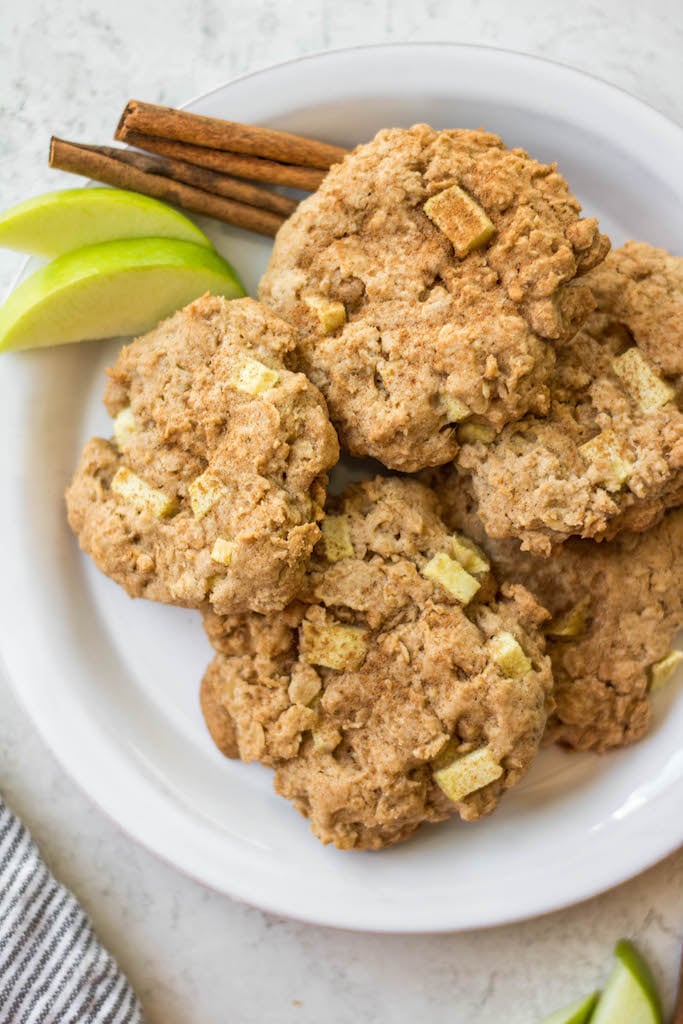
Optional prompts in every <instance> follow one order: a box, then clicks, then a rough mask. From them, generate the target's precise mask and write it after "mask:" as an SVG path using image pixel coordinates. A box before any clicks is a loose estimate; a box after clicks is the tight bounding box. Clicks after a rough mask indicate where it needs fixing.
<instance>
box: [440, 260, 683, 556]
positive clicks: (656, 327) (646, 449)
mask: <svg viewBox="0 0 683 1024" xmlns="http://www.w3.org/2000/svg"><path fill="white" fill-rule="evenodd" d="M587 281H588V283H589V284H590V285H591V288H592V289H593V291H594V294H595V295H596V298H597V301H598V303H599V309H598V311H597V312H596V313H594V314H593V315H592V316H591V317H590V318H589V319H588V321H587V322H586V323H585V324H584V326H583V328H582V329H581V330H580V331H579V332H578V334H577V335H576V336H575V337H574V338H573V339H571V341H569V342H565V343H563V344H560V345H558V347H557V368H556V371H555V377H554V381H553V385H552V401H551V406H550V410H549V413H548V415H547V417H545V418H543V419H540V418H538V417H534V416H527V417H525V418H524V419H523V420H521V421H520V422H519V423H515V424H510V425H508V426H506V427H505V428H504V429H503V431H502V432H501V433H500V434H499V435H498V436H497V437H496V438H494V439H492V438H490V437H483V438H480V439H477V438H476V437H473V439H472V442H471V443H466V444H465V445H464V446H463V448H462V450H461V452H460V454H459V456H458V465H459V467H460V468H462V469H465V470H466V471H468V472H470V473H471V474H472V480H473V487H474V494H475V497H476V500H477V503H478V509H479V514H480V515H481V517H482V519H483V521H484V524H485V526H486V530H487V531H488V533H489V534H491V536H493V537H499V538H500V537H516V538H519V539H521V540H522V542H523V546H524V547H525V548H526V549H528V550H531V551H534V552H535V553H537V554H548V553H549V551H550V550H551V547H552V546H553V544H556V543H558V542H561V541H563V540H564V539H565V538H566V537H568V536H570V535H577V536H580V537H593V538H595V539H601V538H609V537H613V536H615V535H616V534H617V533H618V532H619V531H620V530H624V529H630V530H644V529H647V527H648V526H650V525H651V524H652V523H653V522H655V521H656V520H657V519H658V518H659V517H660V516H661V515H662V513H663V512H664V510H665V509H666V508H670V507H673V506H676V505H680V504H681V503H683V411H682V409H681V397H682V395H683V355H682V353H683V259H679V258H677V257H675V256H670V255H669V254H668V253H666V252H664V251H663V250H662V249H654V248H653V247H652V246H650V245H647V244H645V243H644V242H630V243H628V244H627V245H625V246H624V247H623V248H622V249H619V250H617V251H616V252H612V253H610V255H609V256H608V258H607V260H606V261H605V263H604V264H603V265H602V266H600V267H598V268H596V269H595V270H594V271H592V272H591V273H590V274H589V275H588V277H587Z"/></svg>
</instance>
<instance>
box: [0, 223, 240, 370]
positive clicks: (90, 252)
mask: <svg viewBox="0 0 683 1024" xmlns="http://www.w3.org/2000/svg"><path fill="white" fill-rule="evenodd" d="M205 292H211V293H213V294H214V295H224V296H225V297H226V298H229V299H234V298H237V297H238V296H240V295H244V289H243V288H242V285H241V284H240V282H239V280H238V278H237V275H236V274H235V271H234V270H233V269H232V267H231V266H230V264H229V263H227V262H226V261H225V260H224V259H222V258H221V257H220V256H219V255H218V253H217V252H215V251H213V250H212V249H207V248H206V246H204V245H195V243H194V242H180V241H178V240H176V239H171V238H133V239H129V238H124V239H119V240H118V241H115V242H101V243H100V244H99V245H88V246H86V247H85V248H83V249H77V250H76V251H75V252H70V253H66V255H64V256H59V257H58V258H57V259H56V260H53V262H52V263H48V265H47V266H46V267H42V268H41V269H40V270H38V271H36V273H35V274H33V275H32V276H31V277H29V278H28V279H27V280H26V281H24V282H23V283H22V284H20V285H19V287H18V288H16V289H15V291H14V292H12V294H11V295H10V297H9V298H8V299H7V301H6V302H5V304H4V305H3V306H0V352H2V351H7V350H10V349H25V348H37V347H40V346H43V345H61V344H64V343H65V342H71V341H85V340H86V339H89V338H110V337H113V336H118V335H123V334H143V333H144V332H145V331H148V330H150V329H151V328H152V327H154V326H156V324H157V323H158V322H159V320H162V319H163V318H164V317H166V316H169V315H170V314H171V313H173V312H175V310H177V309H180V308H181V307H182V306H184V305H186V304H187V303H188V302H191V301H192V299H196V298H198V297H199V296H200V295H203V294H204V293H205Z"/></svg>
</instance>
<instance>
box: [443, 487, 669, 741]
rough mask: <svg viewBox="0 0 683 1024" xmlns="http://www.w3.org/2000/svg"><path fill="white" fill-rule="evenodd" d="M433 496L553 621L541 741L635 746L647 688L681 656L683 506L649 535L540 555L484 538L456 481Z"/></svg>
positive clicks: (451, 521)
mask: <svg viewBox="0 0 683 1024" xmlns="http://www.w3.org/2000/svg"><path fill="white" fill-rule="evenodd" d="M437 492H438V494H439V497H440V498H441V500H442V503H443V511H444V518H445V520H446V522H447V523H448V525H449V526H450V527H451V528H453V529H460V530H466V531H467V532H468V533H469V535H470V536H472V537H473V538H475V539H476V540H477V541H478V542H479V543H480V544H481V545H482V547H484V549H485V550H486V553H487V555H488V556H489V557H490V559H491V562H492V566H493V569H494V571H495V572H497V573H499V574H500V575H501V577H502V578H505V579H508V580H511V581H513V582H514V583H518V584H522V585H523V586H525V587H527V588H528V589H529V590H530V591H531V592H532V593H533V594H534V595H535V596H536V597H537V599H538V600H539V602H540V603H541V604H542V605H544V606H545V607H546V608H547V609H548V610H549V611H550V613H551V614H552V620H551V621H550V622H549V623H548V624H546V626H545V631H546V636H547V643H548V653H549V655H550V658H551V661H552V666H553V674H554V677H555V691H554V692H555V700H556V704H557V707H556V709H555V711H554V713H553V714H552V715H551V716H550V719H549V722H548V729H547V734H546V738H547V740H548V741H556V742H558V743H562V744H564V745H566V746H570V747H574V748H576V749H578V750H596V751H604V750H607V749H609V748H611V747H621V746H626V745H627V744H629V743H633V742H634V741H636V740H638V739H640V738H641V737H642V736H643V735H644V734H645V733H646V732H647V729H648V726H649V724H650V719H651V708H650V696H649V695H650V690H651V687H652V686H653V685H657V684H659V683H660V682H663V681H665V679H666V676H667V673H668V672H669V671H670V670H672V669H673V668H675V667H676V665H677V664H678V662H679V659H680V655H679V654H678V653H676V652H675V651H674V653H673V655H672V653H671V652H672V649H674V648H675V647H676V643H677V641H676V633H677V632H678V630H680V629H681V628H682V627H683V585H682V580H683V509H675V510H673V511H670V512H668V513H667V514H666V515H665V516H664V517H663V519H662V520H661V522H659V523H658V524H657V525H656V526H654V527H653V528H652V529H650V530H648V531H647V532H646V533H631V532H624V533H621V534H619V536H618V537H616V538H615V539H614V540H612V541H605V542H603V543H601V544H597V543H596V542H595V541H591V540H577V539H572V540H568V541H567V542H566V543H565V544H562V545H561V546H560V547H558V548H556V549H555V550H554V551H553V554H552V556H551V557H550V558H538V557H535V556H534V555H532V554H530V553H529V552H527V551H522V550H521V549H520V546H519V544H518V543H517V542H516V541H514V540H493V539H491V538H490V537H487V535H486V532H485V530H484V528H483V524H482V521H481V519H480V518H479V517H478V515H477V511H476V502H475V501H474V500H473V499H472V496H471V493H468V489H467V487H466V486H462V485H460V486H459V485H458V484H457V482H456V481H455V480H454V478H452V477H451V478H450V481H449V482H448V484H447V485H445V486H443V487H441V488H438V487H437ZM678 646H679V647H680V646H681V645H680V643H679V644H678Z"/></svg>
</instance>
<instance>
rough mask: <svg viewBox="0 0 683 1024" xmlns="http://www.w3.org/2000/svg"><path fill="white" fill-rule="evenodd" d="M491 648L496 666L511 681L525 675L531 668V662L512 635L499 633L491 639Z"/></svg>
mask: <svg viewBox="0 0 683 1024" xmlns="http://www.w3.org/2000/svg"><path fill="white" fill-rule="evenodd" d="M490 647H491V657H492V658H493V660H494V661H495V663H496V665H497V666H498V668H499V669H500V670H501V672H503V673H504V674H505V675H506V676H509V677H510V678H511V679H517V678H519V677H520V676H523V675H525V674H526V673H527V672H528V671H529V669H530V668H531V662H530V661H529V659H528V658H527V656H526V654H525V653H524V651H523V649H522V647H521V645H520V644H519V641H518V640H516V639H515V637H514V636H513V635H512V633H508V632H506V631H503V632H502V633H497V634H496V635H495V636H494V637H492V638H491V644H490Z"/></svg>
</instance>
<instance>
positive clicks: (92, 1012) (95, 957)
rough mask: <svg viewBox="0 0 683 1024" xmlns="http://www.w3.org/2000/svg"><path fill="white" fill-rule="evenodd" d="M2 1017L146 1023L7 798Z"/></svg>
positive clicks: (24, 1022)
mask: <svg viewBox="0 0 683 1024" xmlns="http://www.w3.org/2000/svg"><path fill="white" fill-rule="evenodd" d="M0 1024H143V1018H142V1008H141V1006H140V1004H139V1002H138V1000H137V997H136V996H135V993H134V992H133V990H132V988H131V987H130V985H129V984H128V981H127V980H126V978H125V977H124V975H123V974H122V973H121V971H120V970H119V968H118V965H117V964H116V962H115V960H114V959H113V958H112V957H111V956H110V955H109V953H107V952H106V950H104V949H103V948H102V946H101V945H100V944H99V942H98V941H97V937H96V936H95V932H94V931H93V927H92V925H91V923H90V921H89V920H88V918H87V916H86V914H85V912H84V911H83V909H82V907H81V906H80V904H79V903H78V902H77V901H76V900H75V899H74V897H73V896H72V894H71V893H70V892H69V891H68V889H65V888H64V886H62V885H60V884H59V883H58V882H56V881H55V879H54V878H53V876H52V875H51V874H50V872H49V871H48V869H47V868H46V866H45V864H44V863H43V861H42V860H41V857H40V854H39V853H38V848H37V846H36V844H35V843H34V842H33V840H32V838H31V836H30V835H29V833H28V831H27V830H26V828H24V826H23V825H22V823H21V822H20V821H19V820H18V819H17V818H16V817H15V816H14V815H13V814H12V813H11V812H10V811H9V810H8V808H7V806H6V805H5V803H4V801H3V800H2V797H0Z"/></svg>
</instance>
